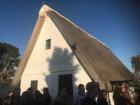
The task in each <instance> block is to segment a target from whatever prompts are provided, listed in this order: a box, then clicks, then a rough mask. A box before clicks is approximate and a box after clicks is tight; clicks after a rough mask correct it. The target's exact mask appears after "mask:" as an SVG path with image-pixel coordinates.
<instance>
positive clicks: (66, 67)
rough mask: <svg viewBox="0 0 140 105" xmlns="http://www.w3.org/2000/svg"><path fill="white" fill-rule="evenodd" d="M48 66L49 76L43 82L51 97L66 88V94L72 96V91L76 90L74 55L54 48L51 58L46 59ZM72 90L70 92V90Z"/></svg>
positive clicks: (76, 67)
mask: <svg viewBox="0 0 140 105" xmlns="http://www.w3.org/2000/svg"><path fill="white" fill-rule="evenodd" d="M47 63H48V64H49V68H48V69H47V70H49V75H47V76H46V78H45V81H46V83H47V85H48V88H49V90H50V93H51V94H52V96H54V97H55V96H57V95H59V93H60V91H61V89H62V88H67V90H68V92H69V93H70V94H71V95H72V96H73V89H74V88H76V85H75V82H76V77H75V75H74V73H76V72H77V69H78V66H79V65H78V64H74V55H73V53H69V51H68V49H66V48H64V49H62V48H58V47H55V48H54V52H53V54H52V57H51V58H49V59H47ZM71 89H72V90H71Z"/></svg>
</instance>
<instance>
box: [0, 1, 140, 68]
mask: <svg viewBox="0 0 140 105" xmlns="http://www.w3.org/2000/svg"><path fill="white" fill-rule="evenodd" d="M43 3H46V4H47V5H49V6H50V7H51V8H53V9H54V10H56V11H58V12H59V13H60V14H62V15H63V16H64V17H66V18H68V19H69V20H71V21H72V22H74V23H75V24H76V25H78V26H79V27H80V28H82V29H84V30H85V31H86V32H88V33H89V34H91V35H93V36H94V37H96V38H97V39H98V40H100V41H102V42H103V43H105V44H106V45H107V46H108V47H109V48H110V49H111V50H112V52H113V53H114V54H115V55H116V56H117V57H118V58H119V59H120V60H121V61H122V62H123V63H124V65H125V66H126V67H127V68H128V69H129V70H130V71H132V67H131V60H130V59H131V57H132V56H135V55H138V54H140V1H139V0H0V42H7V43H9V44H12V45H14V46H16V47H18V48H19V50H20V53H21V55H23V53H24V50H25V48H26V46H27V43H28V40H29V38H30V36H31V34H32V31H33V29H34V27H35V24H36V21H37V18H38V12H39V10H40V8H41V6H42V5H43Z"/></svg>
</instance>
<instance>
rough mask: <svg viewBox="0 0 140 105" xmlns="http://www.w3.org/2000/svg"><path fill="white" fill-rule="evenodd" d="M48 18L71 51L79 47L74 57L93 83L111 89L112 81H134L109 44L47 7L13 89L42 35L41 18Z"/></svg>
mask: <svg viewBox="0 0 140 105" xmlns="http://www.w3.org/2000/svg"><path fill="white" fill-rule="evenodd" d="M46 16H47V17H50V19H51V20H52V21H53V22H54V24H55V25H56V26H57V28H58V29H59V31H60V32H61V34H62V35H63V37H64V39H65V40H66V41H67V43H68V44H69V45H70V46H71V48H73V46H74V47H75V50H74V53H75V55H76V57H77V59H78V60H79V62H80V64H81V65H82V66H83V67H84V69H85V71H86V72H87V74H88V75H89V77H90V78H91V79H92V80H94V81H96V82H100V84H101V87H103V88H106V87H107V88H109V89H111V85H110V81H124V80H133V79H134V76H133V74H132V73H131V72H130V71H129V70H128V69H127V68H126V67H125V66H124V65H123V63H122V62H121V61H120V60H119V59H118V58H117V57H116V56H115V55H114V54H113V53H112V52H111V51H110V49H109V48H108V47H107V46H106V45H105V44H103V43H102V42H100V41H99V40H97V39H96V38H94V37H93V36H91V35H89V34H88V33H86V32H85V31H83V30H82V29H80V28H79V27H78V26H76V25H75V24H73V23H72V22H71V21H69V20H68V19H66V18H64V17H63V16H62V15H60V14H59V13H57V12H56V11H54V10H53V9H51V8H49V7H48V6H46V5H44V6H43V7H42V8H41V10H40V16H39V22H37V25H36V28H35V30H34V32H33V35H32V38H31V40H30V42H29V44H28V47H27V49H26V52H25V55H24V57H23V59H22V61H21V63H20V65H19V69H18V71H17V73H16V76H15V79H14V81H13V85H16V84H17V83H19V81H20V79H21V76H22V73H23V71H24V68H25V67H26V64H27V62H28V59H29V57H30V55H31V52H32V50H33V48H34V45H35V43H36V40H37V38H38V35H39V32H40V31H39V30H40V29H41V27H42V24H43V22H44V21H43V18H40V17H46ZM40 19H41V20H40ZM40 21H41V22H40ZM34 38H35V39H34ZM33 40H34V41H33Z"/></svg>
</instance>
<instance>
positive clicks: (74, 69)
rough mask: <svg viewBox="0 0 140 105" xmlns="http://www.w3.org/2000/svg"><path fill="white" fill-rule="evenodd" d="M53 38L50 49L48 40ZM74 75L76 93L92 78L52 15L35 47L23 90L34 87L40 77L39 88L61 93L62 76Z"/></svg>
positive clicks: (27, 68) (47, 19)
mask: <svg viewBox="0 0 140 105" xmlns="http://www.w3.org/2000/svg"><path fill="white" fill-rule="evenodd" d="M48 39H51V48H50V49H46V47H45V46H46V40H48ZM62 74H72V79H73V95H74V96H75V95H76V93H77V86H78V84H80V83H82V84H86V83H87V82H90V81H91V79H90V78H89V76H88V75H87V73H86V72H85V70H84V68H83V67H82V66H81V65H80V63H79V61H78V60H77V58H76V57H75V56H74V55H73V54H72V50H71V48H70V46H69V45H68V44H67V42H66V40H65V39H64V37H63V35H62V34H61V33H60V31H59V30H58V29H57V27H56V26H55V24H54V23H53V22H52V20H51V19H50V18H49V17H46V19H45V22H44V24H43V27H42V29H41V32H40V35H39V37H38V39H37V41H36V44H35V47H34V49H33V51H32V53H31V56H30V58H29V60H28V63H27V65H26V67H25V70H24V73H23V75H22V78H21V84H20V85H21V86H20V87H21V92H23V91H25V90H26V89H27V88H29V87H30V85H31V81H32V80H38V87H37V88H38V90H40V91H42V89H43V88H44V87H48V88H49V92H50V94H51V96H52V97H55V96H57V94H58V80H59V79H58V76H59V75H62Z"/></svg>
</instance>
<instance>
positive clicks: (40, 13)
mask: <svg viewBox="0 0 140 105" xmlns="http://www.w3.org/2000/svg"><path fill="white" fill-rule="evenodd" d="M50 11H53V12H55V13H56V14H58V15H59V16H60V17H61V18H63V19H65V20H66V21H68V22H70V23H71V24H72V25H74V26H75V27H76V28H78V29H79V30H81V31H82V32H84V33H85V34H87V35H86V36H89V37H91V38H93V39H95V40H97V41H98V42H99V43H101V44H102V45H104V46H106V47H107V48H109V47H108V46H107V45H106V44H105V43H103V42H101V41H100V40H98V39H97V38H96V37H94V36H92V35H90V34H89V33H87V32H86V31H85V30H84V29H82V28H80V27H79V26H77V25H76V24H74V23H73V22H72V21H71V20H69V19H68V18H66V17H64V16H63V15H61V14H60V13H58V12H57V11H56V10H54V9H52V8H51V7H49V6H48V5H45V4H44V5H43V6H42V8H41V9H40V12H39V15H41V16H42V14H43V16H45V15H46V14H47V13H49V12H50ZM44 13H45V14H44Z"/></svg>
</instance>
